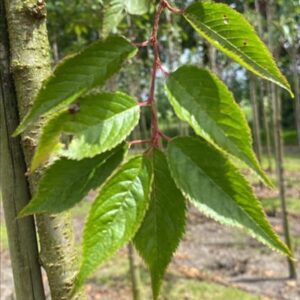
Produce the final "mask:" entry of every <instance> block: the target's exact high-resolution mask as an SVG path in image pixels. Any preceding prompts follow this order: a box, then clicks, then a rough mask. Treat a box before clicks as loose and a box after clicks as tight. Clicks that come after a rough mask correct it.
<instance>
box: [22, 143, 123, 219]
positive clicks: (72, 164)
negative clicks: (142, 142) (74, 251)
mask: <svg viewBox="0 0 300 300" xmlns="http://www.w3.org/2000/svg"><path fill="white" fill-rule="evenodd" d="M127 151H128V145H125V144H124V145H120V146H118V147H117V148H115V149H113V150H112V151H109V152H105V153H102V154H100V155H97V156H95V157H93V158H86V159H84V160H80V161H76V160H69V159H67V158H61V159H59V160H58V161H56V162H54V163H53V164H52V165H51V166H50V167H49V168H48V169H47V170H46V171H45V173H44V174H43V176H42V178H41V180H40V181H39V185H38V189H37V192H36V194H35V195H34V197H33V199H32V200H31V201H30V202H29V204H28V205H27V206H26V207H25V208H24V209H23V210H22V211H21V213H20V216H21V217H24V216H27V215H30V214H36V213H53V214H55V213H60V212H62V211H64V210H67V209H69V208H71V207H73V206H74V205H75V204H76V203H78V202H79V201H80V200H82V199H83V197H84V196H86V195H87V193H88V192H89V191H90V190H92V189H95V188H97V187H99V186H100V185H102V183H103V182H104V181H105V180H106V179H107V178H108V177H109V176H110V175H111V174H112V173H113V171H114V170H115V169H116V168H117V167H118V165H119V164H120V163H121V162H122V161H123V159H124V156H125V155H126V153H127Z"/></svg>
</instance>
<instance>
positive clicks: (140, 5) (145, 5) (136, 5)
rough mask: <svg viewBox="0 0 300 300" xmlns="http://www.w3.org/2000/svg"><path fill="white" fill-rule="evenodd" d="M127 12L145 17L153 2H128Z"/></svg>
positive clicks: (145, 0) (141, 0) (146, 0)
mask: <svg viewBox="0 0 300 300" xmlns="http://www.w3.org/2000/svg"><path fill="white" fill-rule="evenodd" d="M125 3H126V4H125V5H126V11H127V12H128V13H129V14H132V15H143V14H145V13H147V12H148V10H149V7H150V3H151V0H127V1H125Z"/></svg>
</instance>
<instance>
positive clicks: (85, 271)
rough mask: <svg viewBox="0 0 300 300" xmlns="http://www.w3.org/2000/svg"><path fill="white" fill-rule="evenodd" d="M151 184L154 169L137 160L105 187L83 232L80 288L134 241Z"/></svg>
mask: <svg viewBox="0 0 300 300" xmlns="http://www.w3.org/2000/svg"><path fill="white" fill-rule="evenodd" d="M151 180H152V170H151V165H150V164H149V163H148V162H147V160H145V159H144V158H143V157H142V156H138V157H134V158H132V159H131V160H130V161H128V162H127V163H126V164H124V165H123V166H122V167H121V168H120V169H119V170H118V172H116V173H115V175H114V176H113V177H111V178H110V179H109V180H108V181H107V183H106V184H105V185H104V186H103V187H102V189H101V191H100V194H99V196H98V197H97V199H96V200H95V202H94V203H93V205H92V208H91V210H90V213H89V216H88V219H87V223H86V225H85V228H84V234H83V254H82V263H81V268H80V271H79V274H78V276H77V278H76V287H77V288H78V287H80V286H81V285H82V284H83V283H84V281H85V279H86V278H87V277H88V276H89V274H90V273H92V272H93V271H94V270H95V269H96V268H97V266H99V265H100V264H102V263H103V262H105V261H106V260H107V259H108V258H109V257H110V256H112V255H113V254H114V253H115V252H116V251H117V250H118V249H119V248H121V247H122V246H123V245H124V244H125V243H127V242H129V241H130V240H131V239H132V238H133V237H134V235H135V233H136V232H137V230H138V228H139V226H140V225H141V223H142V221H143V219H144V216H145V213H146V210H147V208H148V204H149V198H150V192H151V191H150V187H151Z"/></svg>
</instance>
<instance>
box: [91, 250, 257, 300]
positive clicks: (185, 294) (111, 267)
mask: <svg viewBox="0 0 300 300" xmlns="http://www.w3.org/2000/svg"><path fill="white" fill-rule="evenodd" d="M139 271H140V275H141V280H142V283H143V299H144V300H151V299H152V294H151V290H150V286H151V284H150V277H149V273H148V271H147V270H146V268H145V266H144V265H140V269H139ZM91 280H92V281H93V282H95V283H97V284H100V285H101V286H102V287H103V286H105V288H108V289H115V288H117V289H122V288H124V289H125V288H128V286H130V284H131V283H130V275H129V262H128V258H127V255H126V252H124V251H122V252H121V253H119V254H117V255H116V256H115V257H114V258H112V260H110V261H109V262H108V263H106V264H105V265H104V266H103V267H101V268H100V269H99V270H98V271H97V272H96V273H95V274H94V277H93V278H92V279H91ZM174 299H184V300H199V299H201V300H224V299H230V300H240V299H243V300H259V299H261V298H260V297H258V296H254V295H251V294H249V293H246V292H244V291H242V290H239V289H236V288H232V287H225V286H223V285H220V284H216V283H208V282H205V281H198V280H193V279H185V278H181V277H180V276H178V275H174V274H167V276H166V280H165V281H164V283H163V286H162V290H161V296H160V300H174Z"/></svg>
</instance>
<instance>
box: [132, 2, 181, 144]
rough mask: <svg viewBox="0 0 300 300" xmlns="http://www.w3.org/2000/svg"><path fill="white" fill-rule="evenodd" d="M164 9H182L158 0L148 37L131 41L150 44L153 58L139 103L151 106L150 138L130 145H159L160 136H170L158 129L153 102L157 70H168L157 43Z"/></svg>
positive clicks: (178, 10)
mask: <svg viewBox="0 0 300 300" xmlns="http://www.w3.org/2000/svg"><path fill="white" fill-rule="evenodd" d="M164 9H168V10H170V11H171V12H172V13H176V14H181V13H182V11H181V10H180V9H178V8H175V7H172V6H171V5H170V4H169V3H168V1H166V0H160V3H159V5H158V7H157V10H156V13H155V16H154V22H153V27H152V32H151V37H150V39H148V40H146V41H144V42H141V43H133V44H134V45H135V46H137V47H146V46H148V45H152V48H153V53H154V59H153V65H152V71H151V81H150V88H149V96H148V100H147V102H141V103H139V106H140V107H143V106H150V107H151V140H150V141H148V140H146V141H143V140H139V141H132V142H131V143H130V145H136V144H145V143H150V144H151V146H152V147H159V141H160V139H161V138H163V139H165V140H167V141H170V140H171V138H169V137H168V136H166V135H165V134H164V133H162V132H161V131H160V130H159V127H158V116H157V108H156V104H155V84H156V77H157V71H158V70H161V72H162V73H163V74H164V75H165V76H168V75H169V72H168V71H166V70H165V68H164V67H163V66H162V64H161V61H160V57H159V43H158V38H157V35H158V28H159V21H160V16H161V14H162V12H163V11H164Z"/></svg>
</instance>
